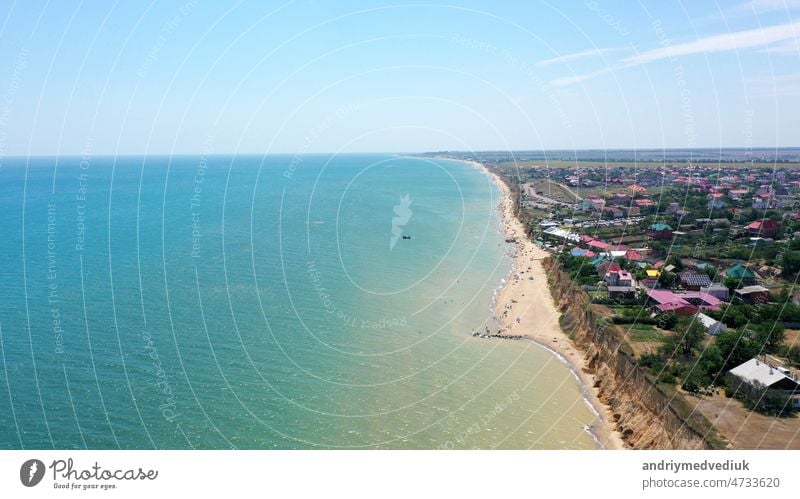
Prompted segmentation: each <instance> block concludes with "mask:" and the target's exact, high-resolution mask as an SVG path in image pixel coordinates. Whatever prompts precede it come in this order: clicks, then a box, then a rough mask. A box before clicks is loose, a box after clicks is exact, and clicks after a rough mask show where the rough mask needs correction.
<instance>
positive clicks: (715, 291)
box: [700, 284, 730, 301]
mask: <svg viewBox="0 0 800 499" xmlns="http://www.w3.org/2000/svg"><path fill="white" fill-rule="evenodd" d="M700 292H701V293H705V294H708V295H711V296H714V297H716V298H717V299H718V300H722V301H728V298H729V297H730V291H729V290H728V288H726V287H725V286H723V285H721V284H712V285H710V286H705V287H702V288H700Z"/></svg>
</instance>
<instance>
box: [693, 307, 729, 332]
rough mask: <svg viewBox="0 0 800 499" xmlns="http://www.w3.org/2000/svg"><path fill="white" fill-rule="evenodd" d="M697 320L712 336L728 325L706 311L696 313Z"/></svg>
mask: <svg viewBox="0 0 800 499" xmlns="http://www.w3.org/2000/svg"><path fill="white" fill-rule="evenodd" d="M695 318H696V320H697V321H699V322H700V324H702V325H703V328H704V329H705V330H706V333H708V334H710V335H711V336H716V335H718V334H719V333H721V332H723V331H725V330H727V327H726V326H725V324H723V323H722V322H720V321H718V320H716V319H713V318H711V317H709V316H707V315H706V314H704V313H698V314H697V315H695Z"/></svg>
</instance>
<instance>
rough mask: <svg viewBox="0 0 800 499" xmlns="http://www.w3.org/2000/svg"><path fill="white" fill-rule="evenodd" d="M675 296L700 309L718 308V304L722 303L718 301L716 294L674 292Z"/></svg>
mask: <svg viewBox="0 0 800 499" xmlns="http://www.w3.org/2000/svg"><path fill="white" fill-rule="evenodd" d="M675 296H677V297H679V298H681V299H683V300H686V301H687V302H689V303H691V304H692V305H694V306H696V307H698V308H700V310H719V305H720V303H722V301H720V299H719V298H717V297H716V296H713V295H710V294H708V293H699V292H695V291H691V292H688V293H676V294H675Z"/></svg>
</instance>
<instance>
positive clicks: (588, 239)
mask: <svg viewBox="0 0 800 499" xmlns="http://www.w3.org/2000/svg"><path fill="white" fill-rule="evenodd" d="M578 244H579V245H580V246H581V247H582V248H586V249H590V250H592V251H597V252H602V251H605V250H607V249H608V248H609V246H611V245H610V244H608V243H607V242H605V241H601V240H600V239H595V238H593V237H592V236H586V235H584V236H581V238H580V242H579V243H578Z"/></svg>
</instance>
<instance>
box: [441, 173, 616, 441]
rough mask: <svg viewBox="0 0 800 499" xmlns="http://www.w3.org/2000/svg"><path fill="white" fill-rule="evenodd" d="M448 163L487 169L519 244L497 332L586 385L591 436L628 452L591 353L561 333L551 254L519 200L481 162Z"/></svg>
mask: <svg viewBox="0 0 800 499" xmlns="http://www.w3.org/2000/svg"><path fill="white" fill-rule="evenodd" d="M442 159H449V160H451V161H461V162H463V163H468V164H470V165H471V166H473V167H475V168H477V169H479V170H481V171H482V172H484V173H485V174H486V175H489V177H490V178H491V179H492V180H493V181H494V182H495V184H496V185H497V186H498V188H499V189H500V192H501V194H502V195H501V202H500V204H499V206H498V208H499V210H500V216H501V225H502V230H503V234H504V235H505V237H506V239H507V240H512V239H513V240H515V241H516V243H515V245H516V249H515V251H514V256H513V261H514V263H513V267H512V269H511V272H510V273H509V275H508V277H507V279H506V282H505V283H504V284H503V286H502V287H501V289H500V290H499V292H498V293H497V295H496V302H495V310H494V313H495V318H496V320H497V321H498V322H499V323H500V325H501V328H502V329H501V330H500V331H499V333H495V334H502V335H503V336H507V337H521V338H522V339H526V340H529V341H531V342H533V343H535V344H536V345H537V346H539V347H541V348H544V349H545V350H548V351H549V352H550V353H552V354H553V355H554V356H555V357H556V358H558V359H559V360H560V361H561V362H563V363H564V364H565V365H566V366H567V367H568V368H569V369H570V371H572V374H573V375H574V376H575V377H576V378H577V380H578V383H579V384H580V385H581V392H582V394H583V396H584V400H586V401H587V402H588V403H589V405H590V406H591V407H592V409H593V412H594V413H595V414H597V417H596V418H595V421H594V422H593V424H592V425H591V427H590V428H589V431H590V433H591V434H592V435H593V436H594V438H595V440H596V441H597V442H598V443H599V445H600V446H601V448H604V449H623V448H624V443H623V440H622V436H621V435H620V433H619V432H618V431H616V430H615V429H614V428H613V427H612V426H611V424H610V421H611V409H610V408H609V407H608V406H607V405H605V404H603V403H602V402H601V401H600V397H599V390H598V389H597V388H596V387H595V375H594V374H593V373H592V372H591V370H590V369H589V366H588V362H587V359H586V356H585V354H584V353H583V352H582V351H581V350H580V349H578V347H577V346H576V345H575V344H574V343H573V342H572V340H571V339H570V338H569V337H568V336H567V335H566V334H565V333H564V331H562V329H561V325H560V323H559V318H560V317H561V313H560V312H559V311H558V309H557V308H556V305H555V302H554V300H553V296H552V294H551V293H550V288H549V286H548V283H547V274H546V273H545V270H544V266H543V265H542V260H543V259H544V258H546V257H547V256H548V253H547V252H546V251H544V250H543V249H541V248H539V247H538V246H537V245H536V244H534V243H533V242H532V241H530V240H529V239H528V237H527V236H526V235H525V231H524V228H523V227H522V224H521V223H520V221H519V220H518V219H517V217H516V216H515V215H514V206H513V200H512V198H511V192H510V190H509V188H508V186H507V185H506V184H505V182H503V180H502V179H500V178H499V177H498V176H497V175H496V174H495V173H494V172H492V171H490V170H489V169H488V168H486V167H485V166H484V165H482V164H481V163H478V162H476V161H466V160H452V159H451V158H442ZM533 318H535V322H534V319H533ZM534 324H535V327H534Z"/></svg>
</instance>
